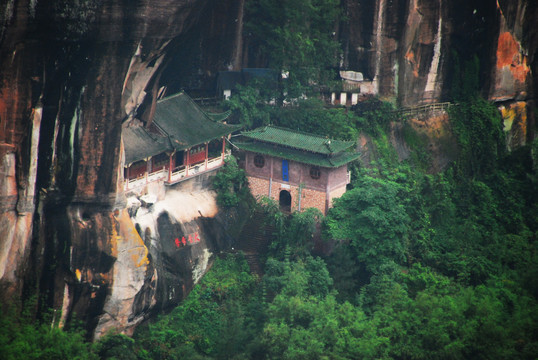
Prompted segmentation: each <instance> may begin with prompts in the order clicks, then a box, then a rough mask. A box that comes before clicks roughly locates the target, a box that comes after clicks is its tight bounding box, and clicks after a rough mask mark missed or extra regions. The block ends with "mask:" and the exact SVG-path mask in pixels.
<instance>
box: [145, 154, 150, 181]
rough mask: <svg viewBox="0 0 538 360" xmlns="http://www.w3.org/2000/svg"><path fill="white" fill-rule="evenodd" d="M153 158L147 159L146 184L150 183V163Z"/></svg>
mask: <svg viewBox="0 0 538 360" xmlns="http://www.w3.org/2000/svg"><path fill="white" fill-rule="evenodd" d="M150 160H151V158H149V159H146V184H147V183H148V175H149V161H150Z"/></svg>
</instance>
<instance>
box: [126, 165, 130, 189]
mask: <svg viewBox="0 0 538 360" xmlns="http://www.w3.org/2000/svg"><path fill="white" fill-rule="evenodd" d="M130 168H131V167H130V166H127V179H125V180H126V181H127V186H126V187H125V188H126V189H129V178H130V176H131V175H130V174H129V169H130Z"/></svg>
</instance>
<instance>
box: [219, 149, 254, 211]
mask: <svg viewBox="0 0 538 360" xmlns="http://www.w3.org/2000/svg"><path fill="white" fill-rule="evenodd" d="M213 188H214V189H215V190H216V192H217V204H218V205H219V206H221V207H223V208H230V207H234V206H237V205H238V204H239V203H240V202H241V201H245V200H246V199H247V198H248V195H249V192H248V187H247V178H246V176H245V171H244V170H243V169H240V168H239V166H238V165H237V160H236V159H235V157H233V156H230V157H228V158H227V159H226V160H225V165H224V168H223V169H222V170H221V171H219V172H218V173H217V174H216V175H215V176H214V177H213Z"/></svg>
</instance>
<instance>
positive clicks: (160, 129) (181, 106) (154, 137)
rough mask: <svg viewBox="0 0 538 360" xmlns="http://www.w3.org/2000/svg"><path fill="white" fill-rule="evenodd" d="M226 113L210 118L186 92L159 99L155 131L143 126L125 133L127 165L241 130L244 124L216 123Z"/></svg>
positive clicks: (154, 121) (124, 143)
mask: <svg viewBox="0 0 538 360" xmlns="http://www.w3.org/2000/svg"><path fill="white" fill-rule="evenodd" d="M226 114H227V113H224V114H216V115H214V116H209V115H208V114H206V113H205V112H204V111H203V110H202V109H200V107H199V106H198V105H196V103H195V102H194V101H192V99H191V98H190V97H189V96H188V95H187V94H185V93H179V94H176V95H172V96H170V97H167V98H164V99H162V100H159V101H158V102H157V105H156V107H155V116H154V117H153V123H152V126H151V129H146V128H144V127H143V126H139V127H128V128H125V129H123V130H122V138H123V145H124V148H125V163H126V165H130V164H132V163H134V162H136V161H139V160H143V159H146V158H148V157H151V156H155V155H158V154H160V153H163V152H166V151H170V152H172V151H174V150H184V149H188V148H190V147H192V146H195V145H199V144H204V143H206V142H209V141H211V140H214V139H218V138H220V137H222V136H225V135H228V134H230V133H232V132H234V131H236V130H239V129H240V128H241V126H240V125H227V124H223V123H221V122H215V121H213V120H212V118H216V119H218V120H224V119H225V117H226ZM228 115H229V114H228Z"/></svg>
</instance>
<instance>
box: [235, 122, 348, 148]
mask: <svg viewBox="0 0 538 360" xmlns="http://www.w3.org/2000/svg"><path fill="white" fill-rule="evenodd" d="M241 135H243V136H244V137H246V138H249V139H253V140H256V141H263V142H265V143H270V144H276V145H280V146H286V147H289V148H294V149H298V150H303V151H310V152H313V153H317V154H326V155H329V154H335V153H339V152H341V151H344V150H346V149H349V148H350V147H352V146H353V145H354V142H353V141H342V140H332V139H328V138H325V137H323V136H318V135H313V134H308V133H304V132H301V131H296V130H290V129H284V128H279V127H276V126H265V127H261V128H258V129H254V130H252V131H246V132H243V133H241Z"/></svg>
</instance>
